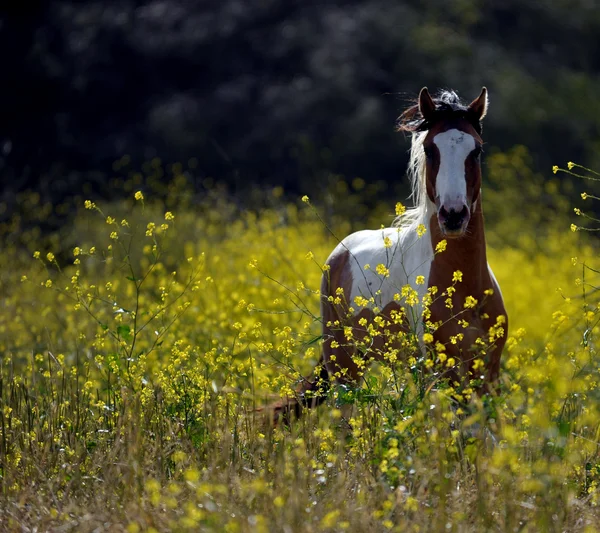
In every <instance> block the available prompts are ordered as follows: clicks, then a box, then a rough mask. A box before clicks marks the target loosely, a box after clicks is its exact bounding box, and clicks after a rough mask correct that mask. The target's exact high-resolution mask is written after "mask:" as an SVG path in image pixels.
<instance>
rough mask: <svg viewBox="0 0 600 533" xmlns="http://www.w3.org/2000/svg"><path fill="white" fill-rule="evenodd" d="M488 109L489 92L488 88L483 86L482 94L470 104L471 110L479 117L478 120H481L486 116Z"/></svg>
mask: <svg viewBox="0 0 600 533" xmlns="http://www.w3.org/2000/svg"><path fill="white" fill-rule="evenodd" d="M487 109H488V93H487V89H486V88H485V87H483V88H482V89H481V94H480V95H479V96H478V97H477V98H475V100H473V101H472V102H471V103H470V104H469V111H470V112H471V113H473V114H474V115H475V116H476V117H477V120H481V119H483V117H485V115H486V113H487Z"/></svg>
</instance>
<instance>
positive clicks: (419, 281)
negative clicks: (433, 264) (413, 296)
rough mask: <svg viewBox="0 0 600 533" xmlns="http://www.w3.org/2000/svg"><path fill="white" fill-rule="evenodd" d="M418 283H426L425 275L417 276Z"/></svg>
mask: <svg viewBox="0 0 600 533" xmlns="http://www.w3.org/2000/svg"><path fill="white" fill-rule="evenodd" d="M416 283H417V285H423V284H424V283H425V276H417V279H416Z"/></svg>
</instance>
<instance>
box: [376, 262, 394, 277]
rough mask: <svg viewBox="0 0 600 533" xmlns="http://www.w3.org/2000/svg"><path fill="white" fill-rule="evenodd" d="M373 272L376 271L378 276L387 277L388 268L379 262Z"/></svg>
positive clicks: (388, 273)
mask: <svg viewBox="0 0 600 533" xmlns="http://www.w3.org/2000/svg"><path fill="white" fill-rule="evenodd" d="M375 272H377V274H379V275H380V276H384V277H386V278H387V277H388V276H389V275H390V270H389V268H388V267H386V266H385V265H384V264H382V263H379V264H378V265H377V268H376V269H375Z"/></svg>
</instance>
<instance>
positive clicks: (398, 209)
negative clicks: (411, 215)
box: [396, 202, 406, 216]
mask: <svg viewBox="0 0 600 533" xmlns="http://www.w3.org/2000/svg"><path fill="white" fill-rule="evenodd" d="M404 213H406V207H404V205H402V203H401V202H398V203H396V216H401V215H403V214H404Z"/></svg>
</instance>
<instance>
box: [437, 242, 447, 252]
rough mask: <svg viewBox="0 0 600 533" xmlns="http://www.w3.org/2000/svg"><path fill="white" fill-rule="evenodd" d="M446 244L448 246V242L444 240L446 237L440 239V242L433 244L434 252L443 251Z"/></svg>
mask: <svg viewBox="0 0 600 533" xmlns="http://www.w3.org/2000/svg"><path fill="white" fill-rule="evenodd" d="M447 246H448V242H447V241H446V239H442V240H441V241H440V242H438V243H437V244H436V245H435V252H436V253H440V252H444V251H445V250H446V247H447Z"/></svg>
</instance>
